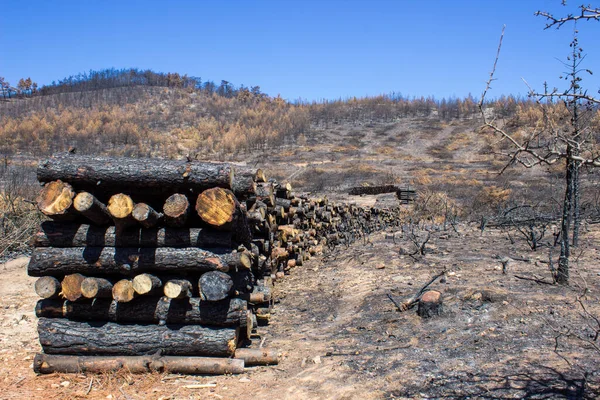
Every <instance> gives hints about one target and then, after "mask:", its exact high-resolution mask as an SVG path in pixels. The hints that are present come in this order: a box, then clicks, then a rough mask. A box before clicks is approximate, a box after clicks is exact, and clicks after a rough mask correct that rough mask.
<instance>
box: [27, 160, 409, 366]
mask: <svg viewBox="0 0 600 400" xmlns="http://www.w3.org/2000/svg"><path fill="white" fill-rule="evenodd" d="M37 176H38V180H39V181H40V182H41V183H42V184H43V188H42V189H41V191H40V194H39V196H38V199H37V205H38V208H39V209H40V211H41V212H42V213H43V214H44V215H45V216H46V217H48V220H47V221H44V222H43V223H42V224H41V226H40V229H39V231H38V233H37V234H36V235H35V236H34V238H33V240H32V246H33V248H34V250H33V254H32V257H31V261H30V263H29V265H28V273H29V275H30V276H34V277H38V280H37V281H36V283H35V291H36V293H37V294H38V295H39V296H40V298H41V299H40V300H39V301H38V303H37V305H36V315H37V317H38V318H39V323H38V333H39V338H40V343H41V346H42V350H43V353H40V354H38V355H37V356H36V358H35V360H34V365H33V368H34V370H35V371H36V372H37V373H52V372H65V373H69V372H86V371H87V372H106V371H114V370H118V369H127V370H129V371H132V372H146V371H168V372H171V373H195V374H226V373H242V372H243V371H244V368H245V367H249V366H254V365H270V364H277V362H278V360H279V355H278V353H277V351H276V350H272V349H266V348H262V345H261V346H257V345H256V343H257V340H251V339H256V338H260V327H261V326H264V325H266V324H268V323H269V319H270V316H271V311H272V307H273V304H274V300H275V299H274V298H273V295H272V287H273V285H274V284H275V282H277V281H279V280H281V279H283V278H284V277H285V275H286V274H287V273H289V271H290V270H292V269H293V268H296V267H301V266H302V265H303V264H304V262H305V261H306V260H308V259H310V258H311V256H314V255H315V254H320V253H321V252H323V251H327V250H328V249H331V248H333V247H335V246H339V245H346V246H349V245H350V244H351V243H352V242H354V241H356V240H359V239H361V238H365V237H366V236H367V235H368V234H370V233H372V232H375V231H378V230H383V229H386V228H388V227H391V226H398V225H399V208H398V207H391V208H375V207H373V208H364V207H358V206H356V205H353V204H344V203H332V202H329V201H328V199H327V198H326V197H322V198H309V197H307V196H304V195H295V194H294V193H293V192H292V188H291V186H290V185H289V184H283V183H278V182H275V181H274V180H268V179H267V178H266V176H265V173H264V172H263V171H262V170H261V169H251V168H246V167H239V166H234V165H232V164H229V163H222V162H221V163H219V162H199V161H190V160H182V161H174V160H156V159H127V158H111V157H92V156H78V155H74V154H67V155H57V156H53V157H51V158H49V159H46V160H43V161H41V162H40V164H39V166H38V170H37ZM394 191H396V190H394ZM409 196H410V197H411V198H414V196H413V194H412V193H411V194H410V195H409ZM261 343H262V342H261Z"/></svg>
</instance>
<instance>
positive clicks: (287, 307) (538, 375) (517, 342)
mask: <svg viewBox="0 0 600 400" xmlns="http://www.w3.org/2000/svg"><path fill="white" fill-rule="evenodd" d="M458 231H459V232H458V233H456V232H454V231H451V230H450V231H438V232H435V233H434V235H433V239H432V240H431V245H430V246H429V247H428V253H427V254H426V255H425V256H424V257H422V258H421V259H417V260H415V259H413V258H411V257H409V256H407V255H402V254H403V253H406V252H407V251H410V243H409V242H407V241H405V240H404V239H403V238H401V237H400V235H399V234H396V235H392V234H391V232H380V233H376V234H374V235H372V236H371V237H370V238H369V240H368V241H361V242H358V243H354V244H352V245H351V246H349V247H346V246H341V247H337V248H336V249H334V250H333V251H331V252H328V253H326V254H325V255H324V256H322V257H317V258H313V259H312V260H310V261H309V262H307V263H306V264H305V265H304V266H303V267H298V268H296V269H294V270H292V272H291V274H290V275H288V276H286V279H285V280H283V281H282V282H278V283H277V285H276V286H275V292H276V294H277V299H278V302H277V304H276V305H275V312H274V314H273V316H272V319H271V324H270V325H269V326H267V327H263V328H261V330H260V332H261V338H260V339H257V342H258V341H264V342H263V343H264V345H265V346H267V347H270V348H276V349H278V350H279V351H280V352H281V353H282V361H281V363H280V364H279V365H277V366H269V367H254V368H250V369H248V372H247V373H245V374H244V375H241V376H217V377H192V376H170V375H160V374H156V375H145V376H131V375H128V374H126V373H122V374H117V375H105V376H98V375H96V376H91V375H90V376H85V375H68V374H52V375H45V376H36V375H35V374H34V373H33V372H32V369H31V363H32V359H33V356H34V354H35V353H36V352H37V351H39V349H40V348H39V344H38V342H37V334H36V321H35V316H34V314H33V308H34V304H35V302H36V300H37V299H36V296H35V294H34V291H33V288H32V285H33V281H34V280H33V278H29V277H27V275H26V273H25V270H26V262H27V259H26V258H22V259H18V260H16V261H14V262H10V263H7V264H4V265H0V340H1V350H0V360H1V361H2V366H3V367H2V369H1V372H0V398H1V399H77V398H86V399H88V398H89V399H106V398H109V399H111V398H112V399H211V398H215V399H402V398H405V399H412V398H501V399H509V398H566V399H575V398H596V396H597V395H598V394H599V393H600V387H599V386H598V381H600V372H599V368H598V365H599V363H598V360H599V359H600V354H599V353H598V352H595V351H594V350H592V349H590V348H589V346H587V345H586V344H585V343H584V342H583V341H580V340H575V339H569V338H566V337H565V338H561V339H560V340H559V352H555V351H554V347H555V337H557V336H558V335H559V332H566V329H565V327H570V328H571V331H572V332H574V333H577V334H581V336H583V337H584V338H585V335H586V334H588V333H589V332H590V331H589V330H587V331H586V325H585V324H586V319H584V318H581V317H580V311H581V307H580V305H579V304H578V303H577V302H576V299H577V297H578V295H580V294H581V288H582V287H583V285H586V286H587V288H588V290H589V292H588V294H587V296H586V297H585V305H586V306H587V307H588V310H589V311H591V312H593V313H595V315H600V305H599V302H598V293H599V289H600V262H599V260H600V251H599V249H598V247H597V246H596V243H598V239H599V238H600V229H599V227H598V226H592V227H591V229H590V231H589V232H587V233H586V234H585V235H584V238H583V239H584V240H583V244H582V246H581V250H583V251H582V255H581V257H580V258H579V260H578V262H577V263H576V265H574V268H573V269H574V271H573V272H572V277H573V285H572V286H571V288H564V287H560V286H555V285H546V284H543V283H537V282H534V281H532V280H525V279H519V278H517V277H515V275H518V276H520V277H536V278H541V279H544V280H549V279H550V278H549V276H550V275H549V273H548V272H547V267H546V266H545V264H543V263H542V262H540V261H543V260H545V259H546V257H547V256H546V254H545V253H544V252H542V251H538V252H533V251H531V250H530V249H529V248H528V247H527V246H526V245H525V243H524V242H522V243H521V242H517V243H516V244H515V245H511V244H510V241H509V240H508V238H507V236H506V235H505V234H504V233H502V232H500V231H497V230H486V231H485V232H483V234H481V233H480V231H479V230H478V229H476V227H474V226H468V225H461V226H460V227H459V230H458ZM496 255H501V256H509V257H514V258H522V259H528V260H529V261H512V262H511V263H509V264H508V267H507V271H506V274H503V272H502V264H501V263H500V261H499V260H498V259H497V258H495V256H496ZM443 269H446V270H447V273H446V276H445V277H444V278H443V279H442V281H439V280H438V281H437V282H436V283H434V284H433V285H432V286H431V288H433V289H436V290H439V291H441V292H442V293H443V296H444V314H443V315H442V316H440V317H436V318H432V319H430V320H423V319H421V318H420V317H418V316H417V315H416V313H415V310H414V309H412V310H409V311H406V312H402V313H400V312H398V311H397V310H396V309H395V306H394V304H393V303H392V302H391V301H390V299H389V298H388V294H389V295H391V296H392V297H393V298H394V299H396V300H397V301H403V300H405V299H407V298H409V297H410V296H411V295H412V294H414V293H415V292H416V291H417V290H418V289H419V288H420V287H421V286H422V285H423V284H425V283H426V282H427V281H428V280H429V279H430V278H431V277H432V276H433V275H435V274H436V273H437V272H439V271H441V270H443ZM587 322H590V321H589V320H588V321H587ZM588 339H589V338H588ZM254 345H255V346H256V345H257V343H254ZM584 373H587V383H586V384H585V385H584V384H583V377H584V376H585V375H584ZM198 383H200V384H210V385H208V386H212V387H205V388H198V389H190V388H186V386H189V385H191V384H198Z"/></svg>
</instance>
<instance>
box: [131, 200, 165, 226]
mask: <svg viewBox="0 0 600 400" xmlns="http://www.w3.org/2000/svg"><path fill="white" fill-rule="evenodd" d="M131 216H132V217H133V219H135V220H136V221H137V222H138V223H139V224H140V225H141V226H143V227H144V228H152V227H153V226H155V225H156V224H157V223H158V222H159V221H160V220H161V219H162V217H163V214H161V213H159V212H157V211H155V210H154V209H153V208H152V207H150V206H149V205H148V204H146V203H138V204H136V205H135V207H133V211H132V212H131Z"/></svg>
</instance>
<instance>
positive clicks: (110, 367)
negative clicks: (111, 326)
mask: <svg viewBox="0 0 600 400" xmlns="http://www.w3.org/2000/svg"><path fill="white" fill-rule="evenodd" d="M33 370H34V371H35V372H36V373H38V374H52V373H68V374H69V373H70V374H81V373H94V374H103V373H112V372H117V371H120V370H124V371H126V372H127V373H133V374H142V373H149V372H158V373H172V374H183V375H224V374H241V373H243V372H244V360H243V359H236V358H216V357H177V356H163V357H161V356H62V355H51V354H36V356H35V358H34V360H33Z"/></svg>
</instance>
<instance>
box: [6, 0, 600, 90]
mask: <svg viewBox="0 0 600 400" xmlns="http://www.w3.org/2000/svg"><path fill="white" fill-rule="evenodd" d="M578 4H579V2H573V1H569V2H568V7H562V6H561V5H560V0H535V1H534V0H520V1H519V0H493V1H492V0H487V1H486V0H453V1H450V0H432V1H422V0H421V1H416V0H414V1H409V0H397V1H393V0H370V1H359V0H320V1H319V0H304V1H295V0H280V1H260V0H247V1H233V0H229V1H228V0H222V1H216V0H215V1H213V0H210V1H209V0H196V1H177V0H171V1H154V0H144V1H129V0H121V1H110V0H103V1H95V0H77V1H67V0H64V1H63V0H56V1H47V0H43V1H41V0H40V1H38V0H35V1H23V0H5V1H4V2H3V6H2V13H1V14H0V49H1V50H0V51H1V53H0V76H4V77H5V78H6V79H7V80H9V82H11V83H12V84H16V82H17V81H18V79H19V78H21V77H28V76H30V77H31V78H32V79H33V80H34V81H37V82H38V83H40V84H47V83H50V82H52V81H53V80H58V79H61V78H64V77H66V76H69V75H71V74H77V73H79V72H84V71H88V70H90V69H103V68H110V67H115V68H128V67H138V68H142V69H146V68H150V69H152V70H154V71H160V72H179V73H182V74H183V73H187V74H188V75H193V76H199V77H201V78H202V79H203V80H207V79H208V80H213V81H215V82H216V83H219V82H220V80H221V79H225V80H228V81H230V82H232V83H234V84H236V85H239V84H245V85H246V86H254V85H258V86H260V87H261V89H262V90H263V91H264V92H266V93H268V94H270V95H277V94H281V96H283V97H284V98H287V99H290V100H294V99H298V98H303V99H307V100H313V99H323V98H327V99H336V98H340V97H341V98H346V97H349V96H365V95H377V94H380V93H389V92H392V91H394V92H401V93H402V94H404V95H407V96H428V95H433V96H435V97H437V98H441V97H452V96H457V97H463V96H466V95H467V94H468V93H472V94H473V95H475V96H479V95H480V93H481V91H482V90H483V88H484V86H485V81H486V79H487V76H488V73H489V70H490V68H491V66H492V63H493V60H494V56H495V52H496V48H497V43H498V39H499V35H500V32H501V29H502V25H503V24H506V26H507V27H506V34H505V38H504V44H503V52H502V55H501V59H500V62H499V65H498V70H497V78H498V81H496V82H495V83H494V85H493V91H492V93H491V94H492V95H493V96H499V95H501V94H526V92H527V88H526V87H525V85H524V84H523V82H522V81H521V78H525V79H526V80H527V81H528V82H529V83H530V84H531V85H532V86H534V87H536V88H540V89H541V87H542V83H543V81H544V80H548V81H549V82H550V83H551V85H558V84H559V83H560V82H559V81H558V76H559V75H560V74H561V72H562V71H563V70H564V67H563V66H562V65H561V64H560V62H559V61H558V60H557V59H563V60H564V59H565V58H566V56H567V55H568V51H569V46H568V45H569V42H570V40H571V38H572V29H571V28H570V27H567V26H565V27H564V28H562V29H561V30H560V31H556V30H554V29H552V30H546V31H544V29H543V28H544V24H545V22H544V20H543V18H541V17H535V16H534V15H533V14H534V12H535V11H537V10H540V9H541V10H548V11H552V12H555V13H557V14H565V13H566V12H569V11H571V12H572V11H574V10H575V7H576V6H577V5H578ZM579 28H580V31H581V37H580V44H581V45H582V46H583V47H584V49H585V50H586V53H587V58H586V61H585V64H584V66H585V67H587V68H590V69H592V70H595V71H594V72H596V74H597V75H594V76H593V77H590V78H587V77H586V80H585V81H584V85H585V86H586V87H588V88H590V89H593V91H594V92H596V91H597V90H598V88H599V87H600V80H599V79H598V78H597V76H598V75H600V49H598V48H597V43H598V39H600V22H587V23H581V24H580V25H579Z"/></svg>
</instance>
